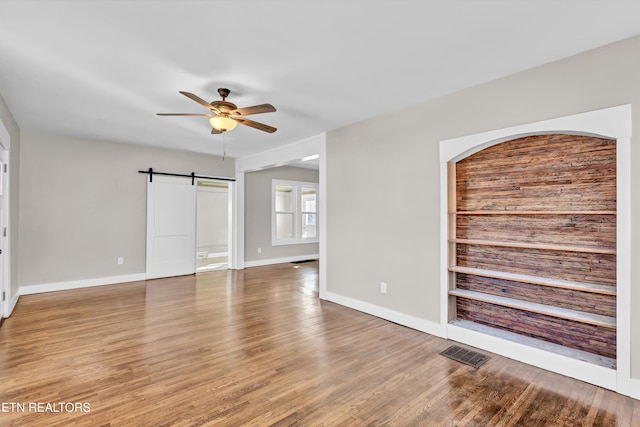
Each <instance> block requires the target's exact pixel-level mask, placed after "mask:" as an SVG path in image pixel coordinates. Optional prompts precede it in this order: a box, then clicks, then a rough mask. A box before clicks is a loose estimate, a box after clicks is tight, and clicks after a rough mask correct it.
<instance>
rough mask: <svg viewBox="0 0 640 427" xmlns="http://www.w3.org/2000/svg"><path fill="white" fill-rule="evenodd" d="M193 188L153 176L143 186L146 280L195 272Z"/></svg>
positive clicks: (183, 181) (180, 180)
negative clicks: (145, 204) (145, 220)
mask: <svg viewBox="0 0 640 427" xmlns="http://www.w3.org/2000/svg"><path fill="white" fill-rule="evenodd" d="M195 208H196V186H195V185H191V180H190V179H187V178H178V177H170V176H161V175H154V176H153V182H147V278H149V279H154V278H158V277H170V276H182V275H186V274H193V273H195V271H196V209H195Z"/></svg>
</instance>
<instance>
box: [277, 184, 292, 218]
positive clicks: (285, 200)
mask: <svg viewBox="0 0 640 427" xmlns="http://www.w3.org/2000/svg"><path fill="white" fill-rule="evenodd" d="M276 211H278V212H293V211H294V199H293V187H292V186H291V185H276Z"/></svg>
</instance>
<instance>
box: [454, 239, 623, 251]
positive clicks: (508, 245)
mask: <svg viewBox="0 0 640 427" xmlns="http://www.w3.org/2000/svg"><path fill="white" fill-rule="evenodd" d="M449 243H461V244H465V245H479V246H499V247H505V248H520V249H542V250H550V251H565V252H584V253H592V254H611V255H615V253H616V250H615V249H603V248H589V247H585V246H564V245H552V244H546V243H522V242H498V241H493V240H475V239H449Z"/></svg>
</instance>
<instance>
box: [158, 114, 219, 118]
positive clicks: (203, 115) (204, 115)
mask: <svg viewBox="0 0 640 427" xmlns="http://www.w3.org/2000/svg"><path fill="white" fill-rule="evenodd" d="M156 114H157V115H158V116H202V117H211V114H196V113H156Z"/></svg>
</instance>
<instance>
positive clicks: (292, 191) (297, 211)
mask: <svg viewBox="0 0 640 427" xmlns="http://www.w3.org/2000/svg"><path fill="white" fill-rule="evenodd" d="M272 207H273V211H272V221H271V222H272V233H271V235H272V239H271V240H272V242H271V243H272V244H273V245H293V244H298V243H314V242H317V241H318V184H316V183H313V182H298V181H283V180H279V179H274V180H273V181H272Z"/></svg>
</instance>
